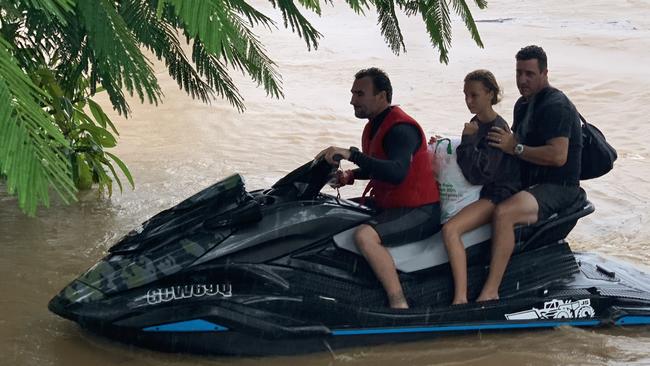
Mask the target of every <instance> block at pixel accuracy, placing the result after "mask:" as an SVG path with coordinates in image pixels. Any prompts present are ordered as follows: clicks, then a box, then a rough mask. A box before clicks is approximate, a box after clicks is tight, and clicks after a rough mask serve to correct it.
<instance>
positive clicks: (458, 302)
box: [451, 297, 467, 305]
mask: <svg viewBox="0 0 650 366" xmlns="http://www.w3.org/2000/svg"><path fill="white" fill-rule="evenodd" d="M451 304H452V305H462V304H467V298H466V297H463V298H460V299H454V301H452V302H451Z"/></svg>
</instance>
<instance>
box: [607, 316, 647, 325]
mask: <svg viewBox="0 0 650 366" xmlns="http://www.w3.org/2000/svg"><path fill="white" fill-rule="evenodd" d="M614 324H616V325H642V324H650V316H624V317H622V318H620V319H618V320H617V321H616V323H614Z"/></svg>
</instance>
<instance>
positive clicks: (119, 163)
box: [104, 151, 135, 188]
mask: <svg viewBox="0 0 650 366" xmlns="http://www.w3.org/2000/svg"><path fill="white" fill-rule="evenodd" d="M104 153H105V154H106V155H108V156H110V157H111V159H113V161H114V162H115V163H117V166H119V167H120V170H121V171H122V173H124V176H125V177H126V179H128V180H129V184H130V185H131V188H135V183H134V182H133V177H132V176H131V172H130V171H129V168H127V167H126V164H124V162H123V161H122V160H120V158H118V157H117V156H115V155H114V154H111V153H109V152H108V151H105V152H104Z"/></svg>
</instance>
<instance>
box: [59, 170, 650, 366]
mask: <svg viewBox="0 0 650 366" xmlns="http://www.w3.org/2000/svg"><path fill="white" fill-rule="evenodd" d="M331 174H332V167H331V166H330V165H329V164H327V163H326V162H324V161H322V160H321V161H315V162H309V163H307V164H305V165H303V166H301V167H299V168H298V169H296V170H295V171H293V172H291V173H289V174H288V175H287V176H286V177H284V178H282V179H281V180H280V181H278V182H277V183H276V184H275V185H273V187H271V188H270V189H266V190H257V191H252V192H248V191H246V189H245V185H244V182H243V179H242V178H241V176H239V175H233V176H230V177H228V178H226V179H224V180H222V181H220V182H218V183H216V184H214V185H213V186H211V187H208V188H206V189H204V190H202V191H201V192H199V193H197V194H195V195H194V196H192V197H190V198H188V199H186V200H185V201H183V202H181V203H180V204H178V205H176V206H174V207H172V208H170V209H168V210H165V211H163V212H161V213H159V214H157V215H155V216H154V217H152V218H151V219H149V220H148V221H146V222H145V223H143V224H142V226H141V227H139V228H138V229H137V230H134V231H132V232H130V233H129V234H127V235H126V236H125V237H124V238H122V239H121V240H120V241H119V242H118V243H117V244H116V245H114V246H113V247H112V248H111V249H110V250H109V253H108V254H107V256H106V257H104V258H103V259H102V260H100V261H99V262H98V263H97V264H95V265H94V266H93V267H92V268H90V269H89V270H88V271H87V272H86V273H84V274H82V275H81V276H79V277H78V278H77V279H75V280H74V281H72V283H70V284H69V285H68V286H66V287H65V288H64V289H63V290H62V291H61V292H60V293H59V294H58V295H57V296H55V297H54V298H53V299H52V300H51V301H50V303H49V308H50V310H51V311H53V312H54V313H56V314H58V315H60V316H62V317H64V318H67V319H70V320H73V321H75V322H77V323H79V325H80V326H82V327H83V328H86V329H88V330H89V331H92V332H95V333H99V334H102V335H105V336H108V337H110V338H113V339H116V340H119V341H121V342H126V343H129V344H137V345H141V346H145V347H150V348H154V349H158V350H162V351H167V352H194V353H211V354H231V355H269V354H296V353H302V352H317V351H326V350H328V349H338V348H343V347H350V346H359V345H370V344H377V343H383V342H397V341H407V340H415V339H424V338H430V337H437V336H446V335H451V334H458V333H465V332H476V331H499V330H514V329H535V328H552V327H557V326H562V325H570V326H578V327H600V326H611V325H617V326H626V325H636V324H650V286H649V285H648V284H650V275H649V274H648V273H647V272H644V271H642V270H639V269H637V268H635V267H633V266H632V265H630V264H627V263H622V262H617V261H614V260H609V259H604V258H601V257H600V256H598V255H595V254H590V253H574V252H572V251H571V249H570V247H569V245H568V243H567V242H566V240H565V237H566V235H567V234H568V233H569V231H570V230H571V229H572V228H573V227H574V226H575V224H576V222H577V220H578V219H579V218H580V217H583V216H585V215H588V214H590V213H591V212H593V210H594V208H593V206H592V205H591V203H589V202H588V201H587V200H586V199H585V198H584V196H583V198H582V199H581V200H579V201H577V202H576V203H575V204H574V205H573V206H572V207H570V208H569V209H567V210H565V211H564V212H559V213H558V214H557V215H555V216H553V217H552V218H551V219H549V220H546V221H544V222H540V223H538V224H535V225H533V226H529V227H521V228H518V229H517V232H516V237H517V241H518V242H517V246H516V249H515V253H514V254H513V256H512V259H511V261H510V264H509V266H508V269H507V272H506V274H505V277H504V280H503V282H502V284H501V287H500V294H501V299H500V300H499V301H493V302H485V303H470V304H466V305H460V306H450V305H449V304H450V303H451V300H452V295H453V283H452V278H451V273H450V269H449V265H448V263H447V257H446V252H445V250H444V246H443V245H442V242H441V240H440V237H439V234H437V235H434V236H433V237H431V238H428V239H426V240H422V241H420V242H415V243H410V244H407V245H403V246H400V247H397V248H391V249H390V251H391V254H392V256H393V257H394V259H395V263H396V266H397V268H398V270H399V275H400V281H401V283H402V285H403V287H404V292H405V295H406V296H407V298H408V299H409V301H410V304H411V309H408V310H393V309H390V308H388V307H387V306H386V298H385V294H384V292H383V289H382V288H381V286H380V284H379V282H378V281H377V279H376V278H375V276H374V274H373V273H372V271H371V269H370V268H369V266H368V265H367V264H366V262H365V260H364V259H363V257H361V256H360V255H359V254H357V253H356V249H355V246H354V243H353V242H352V232H353V230H354V228H355V227H357V226H358V225H360V224H362V223H364V222H366V221H367V220H368V219H369V218H370V217H371V215H372V214H373V212H372V210H370V209H369V208H367V207H365V206H362V205H359V204H358V203H356V202H353V201H350V200H346V199H339V198H337V197H334V196H331V195H328V194H323V193H320V191H321V189H322V188H323V186H324V185H325V184H326V183H327V181H328V180H329V179H330V177H331ZM464 243H465V245H466V247H467V254H468V279H469V297H470V298H475V297H476V296H477V295H478V291H479V290H480V288H481V286H482V284H483V281H484V280H485V277H486V275H487V270H488V264H489V250H490V232H489V227H487V226H486V227H481V228H479V229H477V230H475V231H472V232H469V233H467V234H466V236H465V237H464Z"/></svg>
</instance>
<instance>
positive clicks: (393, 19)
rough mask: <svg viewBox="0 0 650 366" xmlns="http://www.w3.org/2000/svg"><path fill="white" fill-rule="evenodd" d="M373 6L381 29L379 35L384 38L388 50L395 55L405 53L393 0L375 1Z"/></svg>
mask: <svg viewBox="0 0 650 366" xmlns="http://www.w3.org/2000/svg"><path fill="white" fill-rule="evenodd" d="M375 6H376V7H377V13H378V16H379V20H378V22H379V26H380V28H381V34H382V35H383V36H384V39H385V40H386V43H388V46H389V47H390V49H391V50H392V51H393V53H395V54H396V55H399V53H400V51H404V52H406V46H405V45H404V37H403V36H402V31H401V29H400V27H399V21H398V20H397V15H396V14H395V4H394V3H393V0H377V1H375Z"/></svg>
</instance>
